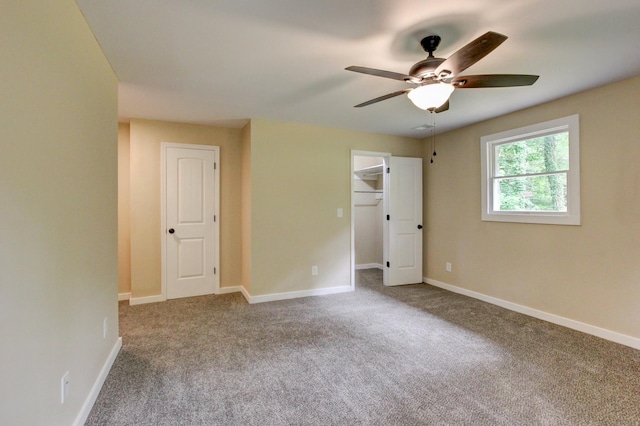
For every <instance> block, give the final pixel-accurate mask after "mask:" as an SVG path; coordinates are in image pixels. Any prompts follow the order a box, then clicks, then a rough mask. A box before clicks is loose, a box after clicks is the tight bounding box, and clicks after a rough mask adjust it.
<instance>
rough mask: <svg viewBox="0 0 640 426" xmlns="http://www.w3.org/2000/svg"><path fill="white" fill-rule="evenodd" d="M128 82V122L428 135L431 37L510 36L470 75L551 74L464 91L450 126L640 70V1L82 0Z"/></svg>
mask: <svg viewBox="0 0 640 426" xmlns="http://www.w3.org/2000/svg"><path fill="white" fill-rule="evenodd" d="M76 1H77V3H78V5H79V7H80V9H81V10H82V12H83V13H84V15H85V17H86V19H87V21H88V23H89V25H90V27H91V29H92V30H93V32H94V34H95V35H96V38H97V39H98V41H99V43H100V44H101V46H102V48H103V50H104V53H105V54H106V56H107V58H108V59H109V61H110V63H111V65H112V66H113V69H114V70H115V73H116V74H117V76H118V79H119V80H120V88H119V114H120V116H121V119H125V120H126V119H128V118H148V119H157V120H166V121H178V122H188V123H200V124H210V125H217V126H226V127H241V126H243V125H244V124H245V123H246V122H247V120H248V119H250V118H261V119H268V120H275V121H288V122H298V123H307V124H315V125H320V126H328V127H338V128H347V129H354V130H362V131H368V132H375V133H387V134H395V135H404V136H412V137H424V136H427V135H428V134H429V130H414V128H415V127H419V126H421V125H424V124H425V123H430V122H431V118H430V117H429V114H428V113H427V112H425V111H422V110H419V109H417V108H416V107H414V106H413V105H412V104H411V102H410V101H409V100H408V99H407V98H406V97H405V96H399V97H396V98H393V99H390V100H387V101H384V102H381V103H377V104H374V105H371V106H368V107H365V108H353V105H356V104H358V103H360V102H363V101H366V100H369V99H371V98H375V97H377V96H380V95H384V94H386V93H389V92H394V91H396V90H399V89H403V88H405V87H412V86H410V85H408V84H406V83H403V82H399V81H395V80H389V79H384V78H380V77H373V76H368V75H364V74H357V73H353V72H348V71H345V70H344V68H345V67H347V66H349V65H360V66H365V67H371V68H378V69H385V70H390V71H395V72H399V73H407V72H408V71H409V68H410V67H411V65H413V64H414V63H415V62H417V61H419V60H421V59H424V58H425V57H426V53H424V52H423V51H422V49H421V48H420V45H419V40H420V39H421V38H422V37H423V36H425V35H429V34H431V33H435V34H438V35H440V36H441V37H442V42H441V44H440V47H439V49H438V50H437V51H436V55H435V56H437V57H444V58H446V57H448V56H449V55H451V54H452V53H453V52H455V51H456V50H457V49H459V48H460V47H462V46H463V45H465V44H466V43H468V42H470V41H471V40H473V39H474V38H476V37H478V36H480V35H482V34H484V33H485V32H487V31H495V32H499V33H502V34H505V35H507V36H508V37H509V39H508V40H507V41H505V42H504V43H503V44H502V45H501V46H499V47H498V48H497V49H496V50H494V51H493V52H492V53H490V54H489V55H488V56H486V57H485V58H483V59H482V60H481V61H479V62H478V63H476V64H475V65H473V66H472V67H470V68H469V69H467V70H466V71H465V72H464V73H462V74H463V75H465V74H466V75H469V74H488V73H497V74H505V73H521V74H537V75H540V79H539V80H538V82H536V84H535V85H533V86H531V87H518V88H492V89H465V90H463V89H458V90H456V91H455V92H454V93H453V95H452V97H451V108H450V110H449V111H446V112H443V113H440V114H437V116H436V117H435V118H436V125H437V132H438V133H439V132H441V131H445V130H451V129H454V128H457V127H461V126H464V125H468V124H470V123H474V122H478V121H481V120H485V119H488V118H491V117H495V116H498V115H502V114H505V113H507V112H511V111H515V110H518V109H522V108H526V107H529V106H532V105H536V104H540V103H542V102H545V101H549V100H552V99H556V98H559V97H562V96H565V95H568V94H571V93H575V92H579V91H582V90H585V89H589V88H592V87H596V86H600V85H603V84H607V83H610V82H613V81H616V80H621V79H624V78H627V77H631V76H635V75H638V74H640V48H639V47H638V44H639V43H640V1H638V0H608V1H605V0H517V1H505V0H452V1H441V2H436V1H426V0H135V1H132V0H108V1H104V0H76Z"/></svg>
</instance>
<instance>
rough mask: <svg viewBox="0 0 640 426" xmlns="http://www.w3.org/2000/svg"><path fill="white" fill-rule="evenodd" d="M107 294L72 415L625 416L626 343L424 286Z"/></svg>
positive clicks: (629, 364) (626, 420)
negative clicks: (93, 361) (116, 305)
mask: <svg viewBox="0 0 640 426" xmlns="http://www.w3.org/2000/svg"><path fill="white" fill-rule="evenodd" d="M381 282H382V276H381V273H380V271H378V270H365V271H359V272H358V274H357V286H356V287H357V288H356V291H355V292H353V293H344V294H337V295H330V296H322V297H310V298H304V299H295V300H287V301H279V302H271V303H263V304H257V305H249V304H247V302H246V301H245V300H244V298H243V297H242V296H241V295H240V294H238V293H236V294H228V295H219V296H203V297H196V298H189V299H180V300H171V301H168V302H166V303H157V304H149V305H139V306H128V305H127V304H124V303H123V304H121V305H120V334H121V336H122V338H123V347H122V350H121V352H120V354H119V355H118V357H117V359H116V361H115V363H114V365H113V368H112V370H111V372H110V373H109V376H108V378H107V380H106V382H105V384H104V386H103V389H102V391H101V392H100V395H99V396H98V399H97V401H96V403H95V405H94V407H93V410H92V412H91V414H90V416H89V419H88V421H87V423H86V424H87V425H435V424H437V425H440V424H442V425H445V424H451V425H461V424H465V425H589V424H593V425H638V424H640V351H637V350H634V349H631V348H628V347H625V346H622V345H618V344H615V343H611V342H608V341H605V340H602V339H599V338H596V337H593V336H589V335H586V334H583V333H580V332H577V331H573V330H569V329H566V328H563V327H560V326H556V325H553V324H550V323H546V322H544V321H540V320H537V319H534V318H530V317H527V316H524V315H521V314H517V313H514V312H511V311H508V310H505V309H502V308H499V307H497V306H494V305H490V304H487V303H484V302H481V301H478V300H474V299H471V298H467V297H464V296H461V295H457V294H454V293H450V292H448V291H445V290H441V289H438V288H435V287H432V286H429V285H426V284H419V285H409V286H401V287H392V288H387V287H384V286H382V284H381Z"/></svg>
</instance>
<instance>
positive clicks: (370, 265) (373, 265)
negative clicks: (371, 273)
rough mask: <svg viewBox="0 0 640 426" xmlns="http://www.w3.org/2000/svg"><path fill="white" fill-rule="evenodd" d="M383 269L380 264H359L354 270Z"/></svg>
mask: <svg viewBox="0 0 640 426" xmlns="http://www.w3.org/2000/svg"><path fill="white" fill-rule="evenodd" d="M374 268H377V269H384V268H383V266H382V264H381V263H361V264H360V265H356V269H374Z"/></svg>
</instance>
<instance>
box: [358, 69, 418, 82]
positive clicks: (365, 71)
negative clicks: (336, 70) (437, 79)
mask: <svg viewBox="0 0 640 426" xmlns="http://www.w3.org/2000/svg"><path fill="white" fill-rule="evenodd" d="M345 70H347V71H354V72H359V73H362V74H369V75H375V76H377V77H384V78H391V79H394V80H400V81H407V82H410V83H419V82H420V81H421V79H420V78H416V77H411V76H410V75H407V74H400V73H397V72H393V71H385V70H377V69H375V68H367V67H358V66H350V67H347V68H345Z"/></svg>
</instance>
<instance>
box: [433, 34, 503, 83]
mask: <svg viewBox="0 0 640 426" xmlns="http://www.w3.org/2000/svg"><path fill="white" fill-rule="evenodd" d="M506 39H507V36H505V35H502V34H498V33H494V32H493V31H489V32H487V33H485V34H483V35H481V36H480V37H478V38H477V39H475V40H473V41H472V42H471V43H469V44H467V45H465V46H463V47H462V48H460V49H458V51H456V52H455V53H454V54H453V55H451V56H449V57H448V58H447V59H446V60H445V61H444V62H443V63H441V64H440V65H439V66H438V68H436V69H435V71H434V72H435V75H436V76H441V75H442V74H444V75H443V76H442V77H441V78H447V77H453V76H456V75H458V74H460V73H461V72H462V71H464V70H466V69H467V68H469V67H470V66H471V65H473V64H475V63H476V62H478V61H479V60H480V59H482V58H484V57H485V56H487V55H488V54H489V53H491V51H493V49H495V48H496V47H498V46H500V44H502V42H503V41H505V40H506Z"/></svg>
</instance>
